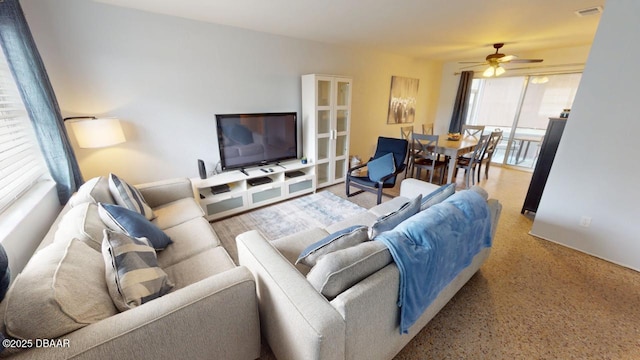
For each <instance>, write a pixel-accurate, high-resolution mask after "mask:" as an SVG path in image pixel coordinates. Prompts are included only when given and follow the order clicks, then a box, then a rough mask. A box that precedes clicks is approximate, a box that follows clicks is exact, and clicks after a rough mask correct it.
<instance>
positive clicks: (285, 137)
mask: <svg viewBox="0 0 640 360" xmlns="http://www.w3.org/2000/svg"><path fill="white" fill-rule="evenodd" d="M297 119H298V117H297V113H295V112H282V113H258V114H217V115H216V128H217V131H218V148H219V150H220V163H221V165H222V170H230V169H241V168H246V167H250V166H255V165H264V164H268V163H277V162H279V161H283V160H287V159H295V158H297V157H298V132H297V126H298V125H297Z"/></svg>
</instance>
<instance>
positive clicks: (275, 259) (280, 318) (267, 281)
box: [236, 230, 345, 360]
mask: <svg viewBox="0 0 640 360" xmlns="http://www.w3.org/2000/svg"><path fill="white" fill-rule="evenodd" d="M236 244H237V246H238V259H239V262H240V264H242V265H243V266H246V267H247V268H249V270H250V271H251V272H252V273H253V274H254V276H255V278H256V282H257V284H258V298H259V299H260V300H259V303H260V317H261V323H262V334H263V335H264V337H265V338H266V339H267V342H268V343H269V346H270V347H271V349H272V350H273V352H274V354H275V355H276V357H277V358H278V359H279V360H286V359H322V360H324V359H344V358H345V323H344V319H343V318H342V316H340V314H339V313H338V312H337V311H336V309H335V308H334V307H333V306H331V304H330V303H329V301H328V300H327V299H326V298H325V297H324V296H322V295H321V294H320V293H318V292H317V291H316V290H315V289H314V288H313V287H312V286H311V284H309V282H308V281H307V279H306V278H305V277H304V276H303V275H302V274H301V273H300V272H298V270H296V269H295V268H294V266H293V265H292V264H291V263H290V262H289V261H287V259H286V258H285V257H284V256H283V255H282V254H280V253H279V252H278V250H277V249H276V248H275V247H273V245H271V243H269V241H267V240H266V239H265V238H264V237H262V235H260V233H259V232H257V231H255V230H254V231H249V232H246V233H243V234H240V235H238V237H237V238H236Z"/></svg>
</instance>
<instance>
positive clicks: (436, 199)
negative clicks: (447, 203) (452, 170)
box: [420, 183, 456, 211]
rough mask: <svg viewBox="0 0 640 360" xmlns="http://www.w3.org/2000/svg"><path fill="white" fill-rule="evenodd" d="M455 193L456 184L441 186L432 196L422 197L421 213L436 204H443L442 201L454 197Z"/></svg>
mask: <svg viewBox="0 0 640 360" xmlns="http://www.w3.org/2000/svg"><path fill="white" fill-rule="evenodd" d="M455 192H456V184H455V183H451V184H446V185H442V186H440V187H439V188H438V189H437V190H436V191H434V192H432V193H430V194H427V195H424V196H423V197H422V204H421V205H420V211H422V210H426V209H428V208H430V207H431V206H433V205H435V204H439V203H441V202H442V201H444V199H446V198H448V197H449V196H451V195H453V193H455Z"/></svg>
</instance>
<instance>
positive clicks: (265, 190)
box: [191, 160, 316, 221]
mask: <svg viewBox="0 0 640 360" xmlns="http://www.w3.org/2000/svg"><path fill="white" fill-rule="evenodd" d="M263 170H265V171H263ZM292 171H300V172H302V173H304V175H300V176H295V177H287V176H285V174H286V173H287V172H292ZM244 172H245V173H246V174H248V175H246V174H245V173H243V172H241V171H240V169H238V170H230V171H226V172H223V173H221V174H217V175H213V176H210V177H209V178H207V179H200V178H192V179H191V183H192V184H193V191H194V195H195V197H196V199H198V200H199V202H200V207H202V210H203V211H204V213H205V217H206V218H207V220H209V221H211V220H216V219H220V218H223V217H227V216H231V215H235V214H238V213H241V212H244V211H247V210H251V209H255V208H257V207H260V206H264V205H269V204H273V203H275V202H278V201H282V200H286V199H290V198H292V197H295V196H299V195H303V194H308V193H312V192H314V191H315V190H316V173H315V166H314V165H313V164H302V163H301V162H300V161H299V160H293V161H288V162H282V163H280V164H279V165H276V164H271V165H263V166H256V167H251V168H245V169H244ZM266 177H268V178H270V179H271V182H267V183H264V184H259V185H255V186H252V185H250V184H249V183H250V181H249V180H251V179H258V178H266ZM219 185H227V186H229V191H226V192H222V193H218V194H214V193H213V192H212V191H211V187H212V186H219Z"/></svg>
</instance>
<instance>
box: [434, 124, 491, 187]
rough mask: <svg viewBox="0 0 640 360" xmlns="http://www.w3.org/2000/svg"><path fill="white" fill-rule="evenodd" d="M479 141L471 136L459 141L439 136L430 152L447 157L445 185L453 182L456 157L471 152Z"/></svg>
mask: <svg viewBox="0 0 640 360" xmlns="http://www.w3.org/2000/svg"><path fill="white" fill-rule="evenodd" d="M479 140H480V139H479V138H478V137H475V136H471V135H468V136H465V137H462V138H460V139H459V140H449V138H448V136H447V135H446V134H445V135H440V136H439V138H438V144H437V145H435V146H434V147H433V150H432V151H433V152H435V153H438V154H442V155H445V156H447V157H449V163H448V164H447V166H448V168H449V170H448V171H447V184H449V183H451V182H453V174H454V173H455V171H456V162H457V161H458V156H461V155H464V154H466V153H468V152H471V151H473V148H474V147H475V146H476V145H477V144H478V141H479Z"/></svg>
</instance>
